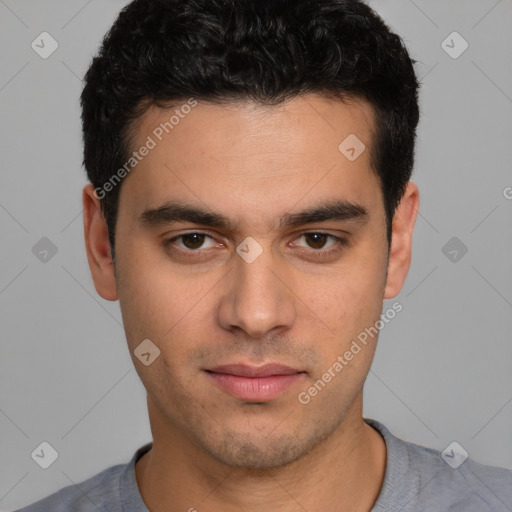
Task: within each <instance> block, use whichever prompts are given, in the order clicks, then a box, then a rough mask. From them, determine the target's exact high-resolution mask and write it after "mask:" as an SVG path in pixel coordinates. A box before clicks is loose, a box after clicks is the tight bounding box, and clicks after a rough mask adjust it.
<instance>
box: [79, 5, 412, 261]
mask: <svg viewBox="0 0 512 512" xmlns="http://www.w3.org/2000/svg"><path fill="white" fill-rule="evenodd" d="M413 63H415V61H414V60H412V59H411V58H410V56H409V54H408V52H407V49H406V48H405V45H404V44H403V42H402V40H401V38H400V37H399V36H398V35H396V34H394V33H393V32H392V31H391V30H390V29H389V27H388V26H387V25H386V24H385V23H384V21H383V20H382V18H381V17H380V16H379V15H378V14H376V13H375V12H374V11H373V10H372V9H371V8H370V7H369V6H368V5H366V4H365V3H363V2H362V1H360V0H135V1H133V2H131V3H130V4H128V5H127V6H126V7H124V8H123V9H122V11H121V12H120V14H119V16H118V18H117V20H116V21H115V23H114V24H113V26H112V27H111V28H110V30H109V31H108V32H107V34H106V35H105V38H104V40H103V43H102V46H101V48H100V51H99V53H98V55H97V56H96V57H94V58H93V60H92V63H91V66H90V68H89V70H88V71H87V73H86V75H85V86H84V89H83V92H82V95H81V106H82V126H83V142H84V159H83V164H84V166H85V169H86V171H87V175H88V178H89V180H90V182H91V183H92V184H93V185H94V187H95V188H96V189H97V188H98V187H103V185H104V184H105V183H106V182H107V181H108V180H109V179H111V178H112V176H113V175H114V174H115V173H116V171H117V170H118V169H120V168H121V167H122V166H123V165H124V164H126V162H127V160H128V159H129V158H130V154H131V150H130V146H131V131H130V128H131V127H132V126H133V121H134V120H135V119H137V118H138V117H139V116H141V115H142V114H143V113H144V112H145V110H146V109H147V108H148V107H149V106H151V105H157V106H161V107H164V106H168V105H169V104H170V103H171V102H175V101H177V100H178V101H180V100H186V99H190V98H191V97H192V98H195V99H196V100H205V101H210V102H214V103H222V102H225V101H228V102H229V101H237V100H248V99H249V100H253V101H256V102H260V103H261V104H266V105H277V104H279V103H281V102H283V101H284V100H288V99H292V98H293V97H295V96H297V95H300V94H306V93H320V94H323V95H325V96H334V97H336V98H339V99H340V100H342V101H343V100H349V99H351V98H361V99H365V100H367V101H368V102H369V103H370V104H371V105H372V107H373V113H374V118H375V126H374V129H375V133H374V138H373V141H372V147H371V161H372V167H373V169H374V171H375V172H376V173H377V175H378V177H379V181H380V185H381V189H382V194H383V198H384V206H385V211H386V221H387V237H388V242H390V241H391V225H392V219H393V215H394V212H395V209H396V207H397V206H398V204H399V203H400V201H401V198H402V196H403V193H404V191H405V187H406V185H407V182H408V181H409V179H410V176H411V173H412V168H413V163H414V145H415V138H416V127H417V124H418V120H419V108H418V88H419V84H418V81H417V78H416V75H415V72H414V68H413ZM340 142H341V141H340ZM120 188H121V183H120V184H119V186H113V187H109V192H108V194H103V195H104V197H103V198H101V207H102V211H103V213H104V215H105V219H106V222H107V226H108V231H109V240H110V245H111V248H112V254H113V255H114V248H115V225H116V219H117V209H118V202H119V192H120Z"/></svg>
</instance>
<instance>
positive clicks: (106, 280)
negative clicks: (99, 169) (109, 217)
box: [82, 184, 118, 300]
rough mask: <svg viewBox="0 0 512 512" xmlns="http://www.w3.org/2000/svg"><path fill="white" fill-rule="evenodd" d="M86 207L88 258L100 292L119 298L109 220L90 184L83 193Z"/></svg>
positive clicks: (111, 297) (105, 295)
mask: <svg viewBox="0 0 512 512" xmlns="http://www.w3.org/2000/svg"><path fill="white" fill-rule="evenodd" d="M82 202H83V207H84V236H85V248H86V251H87V260H88V261H89V268H90V269H91V275H92V279H93V281H94V286H95V288H96V291H97V292H98V294H99V295H100V296H101V297H103V298H104V299H106V300H117V298H118V295H117V286H116V279H115V276H114V264H113V262H112V254H111V250H110V243H109V240H108V229H107V222H106V220H105V217H104V215H103V212H102V211H101V204H100V200H99V199H98V198H97V197H96V195H95V194H94V187H93V185H91V184H88V185H86V186H85V187H84V190H83V193H82Z"/></svg>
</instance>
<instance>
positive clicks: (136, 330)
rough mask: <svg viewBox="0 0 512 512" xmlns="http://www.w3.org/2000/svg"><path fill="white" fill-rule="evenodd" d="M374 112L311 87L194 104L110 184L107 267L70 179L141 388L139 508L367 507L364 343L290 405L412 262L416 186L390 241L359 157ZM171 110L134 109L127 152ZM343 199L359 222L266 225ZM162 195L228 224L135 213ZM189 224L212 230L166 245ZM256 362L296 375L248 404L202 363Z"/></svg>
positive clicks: (374, 183)
mask: <svg viewBox="0 0 512 512" xmlns="http://www.w3.org/2000/svg"><path fill="white" fill-rule="evenodd" d="M372 113H373V111H372V109H371V107H370V106H369V105H368V104H366V103H365V102H363V101H362V100H354V101H352V102H350V103H345V102H341V101H339V100H334V99H327V98H325V97H321V96H317V95H313V94H309V95H306V96H299V97H297V98H295V99H293V100H291V101H289V102H287V103H286V104H281V105H279V106H272V107H269V106H261V105H255V104H253V103H251V102H244V103H242V102H237V103H231V104H224V105H212V104H207V103H202V102H199V104H198V105H197V106H196V107H194V108H193V109H192V111H191V112H190V113H189V114H188V115H187V116H186V117H185V118H184V119H181V120H180V123H179V124H178V125H177V126H175V128H174V129H173V131H172V132H171V133H170V134H168V135H166V136H164V138H163V140H162V141H161V142H159V143H158V144H157V146H156V147H155V148H154V149H152V150H151V151H150V153H149V154H148V155H147V156H146V157H145V158H144V159H143V160H142V161H141V162H140V163H139V164H138V165H137V167H136V168H135V169H134V170H133V171H132V172H131V173H130V174H129V175H128V176H127V177H126V178H125V180H124V182H123V184H122V188H121V192H120V202H119V216H118V220H117V228H116V229H117V232H116V262H115V270H116V272H114V265H113V262H112V257H111V252H110V246H109V244H108V237H107V227H106V222H105V219H104V217H103V214H102V213H101V208H100V202H99V200H98V199H97V198H96V197H95V196H94V193H93V187H92V185H88V186H86V187H85V188H84V192H83V204H84V228H85V242H86V248H87V256H88V261H89V265H90V269H91V273H92V277H93V280H94V284H95V287H96V290H97V292H98V293H99V295H100V296H102V297H103V298H105V299H107V300H119V301H120V305H121V311H122V315H123V322H124V325H125V330H126V337H127V341H128V345H129V349H130V353H131V355H132V359H133V362H134V365H135V368H136V369H137V372H138V374H139V376H140V378H141V380H142V382H143V384H144V386H145V388H146V390H147V401H148V412H149V418H150V424H151V429H152V434H153V448H152V450H151V451H150V452H148V454H146V455H145V456H144V457H142V458H141V459H140V460H139V461H138V463H137V465H136V478H137V483H138V486H139V489H140V491H141V495H142V497H143V499H144V501H145V503H146V505H147V507H148V508H149V509H150V510H151V511H152V512H160V511H181V510H183V511H186V510H191V509H192V510H194V509H196V510H198V511H199V512H201V511H203V510H205V511H206V510H207V511H211V512H216V511H222V512H230V511H235V510H246V511H262V512H263V511H268V510H281V511H285V512H287V511H299V510H301V511H303V510H308V511H309V512H315V511H320V510H326V509H333V510H334V509H336V510H351V511H368V510H370V509H371V507H372V505H373V503H374V502H375V501H376V499H377V497H378V494H379V491H380V489H381V486H382V482H383V478H384V473H385V464H386V448H385V443H384V441H383V439H382V438H381V436H380V435H379V434H378V433H377V432H376V431H375V430H374V429H373V428H371V427H370V426H368V425H367V424H366V423H364V421H363V415H362V403H363V384H364V381H365V379H366V376H367V374H368V372H369V369H370V365H371V362H372V359H373V355H374V351H375V345H376V342H377V336H376V337H374V338H373V339H369V341H368V344H367V345H366V346H365V347H364V348H363V349H362V350H361V351H360V352H359V353H358V354H357V355H355V356H354V358H353V359H352V360H351V361H350V363H349V364H348V365H347V366H346V367H345V368H343V370H342V371H341V372H340V373H339V374H337V375H336V377H335V378H333V379H332V380H331V382H329V383H328V384H327V385H326V386H325V388H324V389H323V390H322V391H321V392H319V393H318V394H317V395H316V396H315V397H314V399H312V400H311V401H310V403H308V404H307V405H303V404H301V403H300V402H299V401H298V399H297V396H298V394H299V393H300V392H301V391H305V390H307V389H308V388H309V387H310V386H311V385H312V384H314V383H315V382H316V381H317V380H318V379H320V378H321V377H322V375H323V374H324V373H325V372H326V371H328V369H329V368H330V367H332V365H333V363H334V362H335V361H336V360H337V357H338V356H339V355H343V354H344V353H345V352H346V351H347V350H348V349H349V347H350V345H351V343H352V340H354V339H356V337H357V335H358V334H359V333H361V332H362V331H364V329H365V328H368V327H370V326H373V325H374V324H375V322H376V321H377V320H379V318H380V314H381V313H382V310H383V300H384V299H391V298H393V297H395V296H396V295H397V294H398V293H399V291H400V289H401V287H402V285H403V282H404V280H405V277H406V275H407V272H408V270H409V266H410V259H411V244H412V234H413V229H414V224H415V221H416V213H417V211H418V206H419V193H418V188H417V186H416V185H415V184H414V183H412V182H409V184H408V186H407V188H406V191H405V195H404V197H403V199H402V201H401V203H400V205H399V207H398V209H397V211H396V212H395V215H394V218H393V236H392V244H391V247H388V243H387V240H386V229H385V213H384V203H383V198H382V192H381V188H380V184H379V180H378V178H377V176H376V174H375V172H374V171H373V170H372V168H371V164H370V148H371V143H372V134H373V116H372ZM169 115H170V114H169V112H167V111H165V110H163V109H161V108H156V107H151V108H150V109H149V110H148V111H146V113H145V114H144V115H143V116H141V117H140V118H139V119H138V120H137V121H136V123H135V124H134V126H133V147H134V148H138V147H140V146H141V145H142V144H144V142H145V141H146V138H147V136H148V135H150V134H151V133H152V131H153V130H154V128H155V127H156V126H158V125H159V123H161V122H164V121H166V120H168V118H169ZM349 134H356V135H357V137H358V138H359V139H360V140H361V141H363V142H364V143H365V145H366V150H365V151H364V152H363V153H362V154H361V155H360V156H359V157H358V158H357V159H356V160H355V161H353V162H351V161H349V160H348V159H347V158H345V156H344V155H342V154H341V153H340V151H339V150H338V145H339V144H340V142H341V141H343V140H344V139H345V138H346V137H347V136H348V135H349ZM340 199H343V200H347V201H350V202H351V203H357V204H359V205H362V206H364V208H366V209H367V211H368V217H367V218H366V220H365V221H361V220H344V221H338V220H336V221H324V222H314V223H312V224H307V225H301V226H294V227H278V226H277V221H278V219H279V218H280V217H281V216H282V215H283V214H285V213H290V212H297V211H299V210H303V209H305V208H307V207H311V206H318V205H320V204H322V203H325V202H327V201H331V200H340ZM170 200H180V201H182V202H186V203H188V204H191V205H194V206H199V207H208V208H210V209H212V210H215V211H217V212H220V213H222V214H223V215H224V216H226V217H229V218H231V219H233V220H234V221H236V222H237V223H238V225H237V228H236V229H234V230H227V229H224V228H213V229H212V228H210V227H205V226H203V225H201V224H193V223H190V222H180V223H176V224H169V225H158V226H151V227H150V226H146V225H143V224H142V223H141V222H139V221H138V218H139V216H140V215H141V213H142V212H143V211H144V210H145V209H147V208H155V207H157V206H160V205H161V204H163V203H164V202H166V201H170ZM191 231H196V232H202V233H206V234H208V235H210V236H211V237H212V238H207V237H206V238H205V239H204V244H203V246H201V245H200V244H201V242H199V243H197V242H195V245H192V243H191V242H190V239H183V238H182V239H177V240H175V241H174V242H170V247H174V248H175V250H174V251H172V250H170V249H169V246H167V247H166V246H165V243H166V242H165V241H166V240H169V239H171V238H173V237H176V236H178V235H183V234H186V233H190V232H191ZM315 232H322V233H327V234H331V235H334V236H343V237H345V238H346V239H348V245H347V246H338V245H337V244H336V242H335V241H334V240H333V239H329V238H327V239H326V240H325V241H324V242H323V245H322V242H321V241H320V242H318V241H316V240H317V239H311V237H308V236H307V234H308V233H309V234H311V233H315ZM248 236H250V237H252V238H254V239H255V240H256V241H257V242H258V243H259V245H260V246H261V248H262V253H261V255H260V256H259V257H258V258H257V259H256V260H255V261H254V262H252V263H247V262H246V261H244V260H243V259H242V258H241V257H240V256H239V255H238V254H237V252H236V247H237V246H238V245H239V244H240V243H241V242H242V241H243V240H244V239H245V238H246V237H248ZM187 241H188V246H187V245H185V243H186V242H187ZM315 241H316V242H315ZM198 246H200V248H199V255H198V249H194V247H198ZM190 247H192V248H190ZM180 249H181V252H180ZM336 249H337V250H336ZM329 250H331V251H333V250H334V252H331V254H330V255H327V256H326V255H325V252H328V251H329ZM388 250H389V253H388ZM186 251H188V253H189V254H192V253H193V254H192V256H191V257H190V258H188V259H187V258H185V256H183V254H184V253H185V252H186ZM194 251H196V252H194ZM322 251H324V256H323V257H320V258H319V259H314V257H313V256H312V255H313V253H315V252H317V253H318V252H320V253H321V252H322ZM144 339H150V340H152V342H153V343H154V344H155V345H156V346H158V348H159V349H160V356H159V357H158V358H157V359H156V360H155V361H154V362H153V363H152V364H151V365H149V366H145V365H143V364H142V363H141V362H140V361H139V360H138V359H137V358H136V357H135V356H134V353H133V352H134V350H135V349H136V347H137V346H138V345H139V344H140V343H141V341H142V340H144ZM267 362H277V363H281V364H285V365H287V366H291V367H293V368H297V369H299V370H301V371H303V372H305V373H304V374H303V378H302V379H299V382H297V383H296V384H294V385H293V386H292V387H291V388H290V389H288V390H286V391H285V392H284V393H282V394H281V395H279V396H278V397H277V398H274V399H272V400H269V401H266V402H264V403H260V404H253V403H248V402H246V401H243V400H240V399H237V398H234V397H233V396H231V395H229V394H227V393H226V392H224V391H223V390H221V389H220V388H218V387H217V386H215V385H213V384H212V382H211V380H210V378H209V377H208V375H207V374H206V372H205V371H204V370H205V369H207V368H212V367H214V366H217V365H220V364H227V363H246V364H252V365H255V366H261V365H263V364H265V363H267Z"/></svg>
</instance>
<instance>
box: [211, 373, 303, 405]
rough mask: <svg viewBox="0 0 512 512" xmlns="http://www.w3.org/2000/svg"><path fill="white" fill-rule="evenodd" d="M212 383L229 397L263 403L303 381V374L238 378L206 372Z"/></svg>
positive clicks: (236, 376)
mask: <svg viewBox="0 0 512 512" xmlns="http://www.w3.org/2000/svg"><path fill="white" fill-rule="evenodd" d="M206 373H207V375H208V376H209V377H210V378H212V379H213V380H214V382H215V383H216V384H217V385H218V386H219V387H220V388H221V389H223V390H224V391H226V392H227V393H228V394H230V395H231V396H234V397H235V398H239V399H240V400H245V401H251V402H265V401H267V400H272V399H273V398H277V397H278V396H279V395H280V394H281V393H283V392H284V391H286V390H287V389H289V388H291V387H292V386H293V385H294V384H296V383H297V382H299V381H302V380H303V379H304V374H303V373H291V374H289V375H270V376H268V377H240V376H238V375H230V374H227V373H213V372H206Z"/></svg>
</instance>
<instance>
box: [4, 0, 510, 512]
mask: <svg viewBox="0 0 512 512" xmlns="http://www.w3.org/2000/svg"><path fill="white" fill-rule="evenodd" d="M126 3H127V2H125V1H118V0H116V1H113V0H109V1H105V0H89V1H82V0H80V1H76V0H73V1H70V0H67V1H64V0H59V1H57V0H52V1H45V2H35V1H27V0H16V1H15V0H0V52H1V55H0V63H1V69H0V105H1V115H0V130H1V131H0V158H1V175H0V179H1V182H0V227H1V234H2V243H1V244H0V251H1V252H0V263H1V273H0V307H1V322H0V329H1V336H2V344H1V359H0V365H1V366H0V386H1V390H2V395H1V408H0V432H1V440H0V457H1V460H2V464H1V470H0V471H1V473H0V508H1V509H2V510H4V511H7V510H12V509H14V508H17V507H19V506H21V505H24V504H28V503H29V502H32V501H34V500H36V499H39V498H41V497H43V496H45V495H47V494H49V493H51V492H53V491H55V490H57V489H59V488H61V487H63V486H66V485H69V484H71V483H78V482H80V481H82V480H84V479H85V478H88V477H90V476H92V475H93V474H95V473H97V472H99V471H100V470H102V469H104V468H106V467H107V466H110V465H113V464H117V463H124V462H127V461H128V460H129V459H130V458H131V456H132V455H133V452H134V450H135V449H136V448H138V447H139V446H141V445H142V444H143V443H145V442H147V441H149V440H150V439H151V437H150V430H149V423H148V420H147V414H146V404H145V392H144V388H143V387H142V384H141V383H140V381H139V379H138V377H137V374H136V372H135V370H134V368H133V366H132V362H131V360H130V357H129V354H128V351H127V349H126V342H125V338H124V331H123V329H122V325H121V315H120V311H119V306H118V303H110V302H107V301H104V300H103V299H101V298H100V297H98V296H97V295H96V292H95V290H94V287H93V284H92V280H91V277H90V274H89V269H88V266H87V261H86V256H85V250H84V242H83V233H82V230H83V228H82V215H81V213H82V209H81V201H80V197H81V196H80V194H81V189H82V187H83V185H84V184H85V183H86V180H85V172H84V170H83V169H82V167H81V150H82V147H81V132H80V120H79V115H80V111H79V106H78V97H79V94H80V91H81V77H82V76H83V74H84V72H85V70H86V69H87V66H88V65H89V62H90V59H91V57H92V55H93V54H94V53H95V52H96V50H97V48H98V44H99V42H100V40H101V38H102V36H103V35H104V33H105V31H106V30H107V28H108V27H109V26H110V25H111V23H112V21H113V20H114V18H115V16H116V15H117V13H118V11H119V10H120V8H121V7H122V6H123V5H125V4H126ZM370 5H372V6H373V7H374V8H375V9H376V10H377V11H378V12H380V13H381V14H382V16H383V17H384V19H385V20H386V21H387V22H388V23H389V24H390V26H391V27H392V28H393V29H394V30H395V31H396V32H398V33H399V34H400V35H401V36H402V37H403V38H404V40H405V42H406V44H407V46H408V48H409V50H410V52H411V55H412V57H413V58H414V59H417V60H418V61H419V62H418V64H417V65H416V69H417V72H418V76H419V77H420V79H421V81H422V84H423V86H422V91H421V109H422V116H423V117H422V119H421V124H420V127H419V140H418V148H417V164H416V168H415V172H414V181H415V182H416V183H417V184H418V185H419V187H420V190H421V193H422V196H421V199H422V201H421V207H420V215H419V218H418V221H417V227H416V233H415V237H414V250H413V263H412V268H411V270H410V273H409V276H408V278H407V281H406V283H405V286H404V289H403V290H402V292H401V294H400V296H399V297H398V298H397V300H399V301H400V302H401V303H402V304H403V311H402V312H401V313H400V314H399V315H398V316H397V317H396V318H395V319H394V320H393V321H392V322H391V323H390V324H389V325H387V326H386V327H385V328H384V329H383V330H382V332H381V336H380V341H379V348H378V350H377V354H376V359H375V362H374V365H373V368H372V371H371V373H370V374H369V377H368V380H367V384H366V397H365V398H366V405H365V415H366V416H367V417H372V418H375V419H379V420H380V421H382V422H384V423H385V424H386V425H387V426H388V428H390V429H391V431H392V432H394V433H395V434H397V435H398V436H400V437H403V438H405V439H408V440H414V441H416V442H419V443H422V444H426V445H429V446H432V447H435V448H438V449H441V450H442V449H444V448H445V447H446V446H447V445H448V444H449V443H450V442H452V441H454V440H456V441H458V442H459V443H460V444H461V445H462V446H463V447H464V448H465V449H466V450H467V451H468V452H469V454H470V456H471V457H473V458H474V459H476V460H478V461H480V462H483V463H487V464H492V465H498V466H503V467H508V468H512V371H511V367H512V343H511V334H510V333H511V332H512V314H511V313H512V310H511V308H512V265H511V261H512V260H511V255H512V230H511V222H510V221H511V213H512V200H510V199H507V198H506V197H505V196H506V195H508V197H511V196H512V193H511V194H507V193H506V192H507V190H509V191H512V189H507V187H512V173H511V171H510V162H511V161H512V158H511V157H512V143H511V142H512V120H511V113H512V68H511V62H512V60H511V54H512V51H511V48H512V45H511V43H512V32H511V30H510V20H511V19H512V1H511V0H501V1H494V0H493V1H490V0H478V1H477V0H471V1H468V0H463V1H462V0H460V1H455V0H451V1H446V0H443V1H441V0H438V1H432V0H429V1H426V0H423V1H420V0H414V1H412V0H382V1H373V2H370ZM43 31H47V32H49V33H50V34H51V35H52V36H53V37H54V38H55V39H56V40H57V41H58V44H59V47H58V49H57V50H56V51H55V53H53V54H52V55H51V56H50V57H49V58H48V59H45V60H44V59H42V58H40V57H39V55H38V54H36V53H35V51H34V50H33V49H32V48H31V42H32V41H33V40H34V39H35V38H36V37H37V36H38V35H39V34H40V33H41V32H43ZM453 31H457V32H459V33H460V34H461V35H462V37H463V38H464V39H465V40H466V41H467V42H468V43H469V48H468V49H467V50H466V51H465V52H464V53H463V54H462V55H460V56H459V57H458V58H457V59H453V58H452V57H450V56H449V55H448V54H447V53H446V52H445V50H444V49H443V47H442V46H441V43H442V41H444V40H445V39H446V37H447V36H448V35H449V34H451V33H452V32H453ZM449 44H450V45H451V46H454V49H455V50H457V49H458V48H460V41H454V43H453V44H452V43H451V42H450V43H449ZM504 191H505V193H504ZM454 236H455V237H457V238H458V240H459V241H457V242H456V244H458V245H459V247H458V248H456V250H457V251H458V252H457V261H451V260H450V258H449V257H447V256H446V255H445V254H444V253H443V251H442V248H443V247H444V246H445V244H446V243H447V242H448V241H449V240H450V239H451V238H452V237H454ZM43 237H47V238H48V239H50V240H51V241H52V243H53V244H55V246H56V247H57V253H56V254H55V255H53V256H51V253H49V254H48V256H47V261H46V262H44V261H40V259H38V258H37V257H36V255H34V253H33V251H32V248H33V246H34V245H35V244H36V243H37V242H38V241H39V240H40V239H41V238H43ZM42 243H44V242H42ZM461 244H464V245H465V246H466V247H467V248H468V252H467V253H466V254H465V255H464V256H462V257H461V254H462V252H461V250H460V248H461V247H462V246H461ZM451 250H453V247H448V249H445V252H446V253H447V254H448V256H450V257H451V258H452V259H453V253H452V255H450V254H449V251H451ZM36 254H37V251H36ZM392 302H393V301H389V302H388V303H387V304H385V306H384V307H385V309H387V308H388V307H389V306H390V305H391V303H392ZM42 441H47V442H49V443H50V444H51V445H52V446H53V447H54V448H55V449H56V450H57V451H58V454H59V457H58V459H57V460H56V461H55V463H54V464H53V465H52V466H50V467H49V468H48V469H46V470H44V469H41V468H40V467H39V466H38V465H37V464H36V463H35V462H34V461H33V460H32V458H31V456H30V454H31V453H32V451H33V450H34V449H35V448H36V447H37V446H38V445H39V444H40V443H41V442H42Z"/></svg>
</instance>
